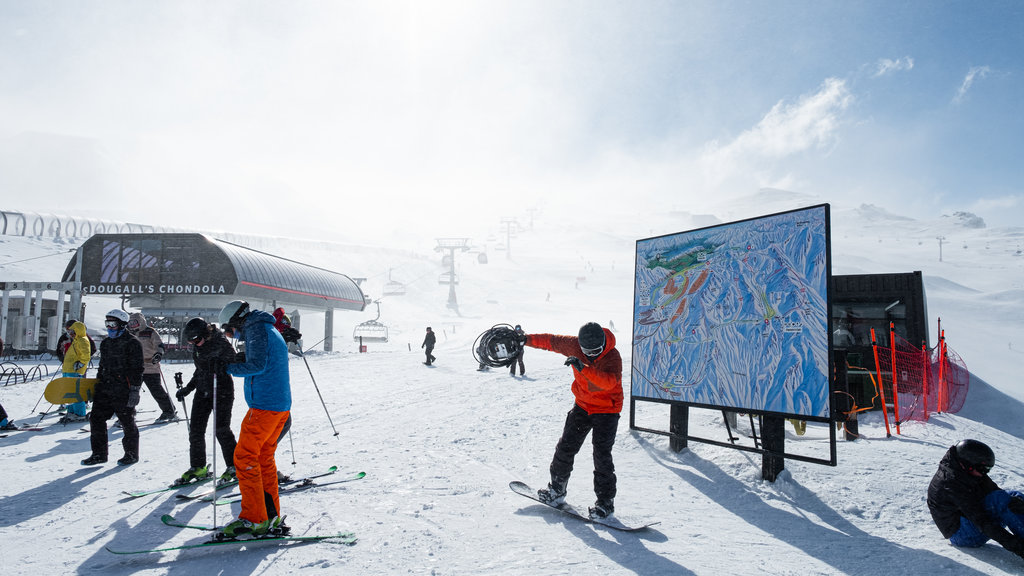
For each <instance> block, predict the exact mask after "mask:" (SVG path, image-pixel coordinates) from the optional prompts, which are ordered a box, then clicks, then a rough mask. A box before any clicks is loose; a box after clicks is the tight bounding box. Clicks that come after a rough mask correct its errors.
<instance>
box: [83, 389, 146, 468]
mask: <svg viewBox="0 0 1024 576" xmlns="http://www.w3.org/2000/svg"><path fill="white" fill-rule="evenodd" d="M114 415H117V420H118V421H119V422H120V423H121V431H122V432H124V436H123V437H122V438H121V446H123V447H124V453H125V456H127V455H128V454H134V455H135V457H136V458H137V457H138V456H139V427H138V426H137V425H136V424H135V408H128V407H127V406H122V407H120V408H114V407H113V406H111V405H110V404H107V403H105V402H103V403H101V402H96V403H95V404H93V406H92V412H91V413H90V414H89V429H90V437H89V440H90V442H91V443H92V453H93V455H94V456H102V457H104V458H106V457H107V420H110V417H111V416H114Z"/></svg>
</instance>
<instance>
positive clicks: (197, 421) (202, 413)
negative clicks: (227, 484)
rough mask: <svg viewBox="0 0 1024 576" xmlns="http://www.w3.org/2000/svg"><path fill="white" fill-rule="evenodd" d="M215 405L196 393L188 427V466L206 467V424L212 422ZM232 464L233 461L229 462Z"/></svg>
mask: <svg viewBox="0 0 1024 576" xmlns="http://www.w3.org/2000/svg"><path fill="white" fill-rule="evenodd" d="M212 411H213V403H212V402H211V401H210V399H209V398H203V397H202V396H201V395H200V393H199V392H196V396H195V398H194V399H193V400H192V418H191V419H190V420H189V427H188V465H189V466H191V467H192V468H200V467H202V466H206V464H207V462H206V424H207V423H208V422H209V421H210V412H212ZM228 464H229V465H230V464H231V461H230V460H229V461H228Z"/></svg>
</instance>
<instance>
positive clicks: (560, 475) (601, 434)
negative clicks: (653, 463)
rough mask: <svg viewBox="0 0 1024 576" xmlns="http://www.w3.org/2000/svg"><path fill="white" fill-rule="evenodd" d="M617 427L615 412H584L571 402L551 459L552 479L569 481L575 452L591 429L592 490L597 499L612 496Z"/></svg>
mask: <svg viewBox="0 0 1024 576" xmlns="http://www.w3.org/2000/svg"><path fill="white" fill-rule="evenodd" d="M618 428H619V415H618V414H587V411H586V410H584V409H583V408H580V407H579V405H573V407H572V410H569V414H567V415H566V417H565V428H563V429H562V437H561V438H560V439H559V440H558V445H557V446H555V457H554V458H553V459H552V460H551V479H552V481H564V482H568V481H569V475H570V474H572V465H573V461H574V460H575V458H576V453H577V452H579V451H580V448H581V447H583V441H584V440H586V439H587V434H588V433H590V431H591V430H593V432H594V435H593V437H592V438H591V441H592V442H593V444H594V494H596V495H597V499H598V500H611V499H612V498H615V463H614V462H612V446H614V445H615V433H616V431H617V430H618Z"/></svg>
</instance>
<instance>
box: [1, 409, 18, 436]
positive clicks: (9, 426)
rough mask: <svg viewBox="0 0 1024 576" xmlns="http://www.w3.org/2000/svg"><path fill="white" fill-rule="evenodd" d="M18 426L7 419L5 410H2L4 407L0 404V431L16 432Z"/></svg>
mask: <svg viewBox="0 0 1024 576" xmlns="http://www.w3.org/2000/svg"><path fill="white" fill-rule="evenodd" d="M17 429H18V425H17V424H15V423H14V420H8V419H7V410H4V405H3V404H0V430H17Z"/></svg>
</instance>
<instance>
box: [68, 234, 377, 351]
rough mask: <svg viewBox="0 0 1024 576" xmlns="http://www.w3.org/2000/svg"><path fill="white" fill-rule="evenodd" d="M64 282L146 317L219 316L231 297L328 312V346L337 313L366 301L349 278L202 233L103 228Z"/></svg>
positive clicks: (262, 304)
mask: <svg viewBox="0 0 1024 576" xmlns="http://www.w3.org/2000/svg"><path fill="white" fill-rule="evenodd" d="M64 278H65V280H64V281H67V282H71V281H78V282H81V283H82V291H83V294H85V295H88V296H102V295H109V296H120V297H122V298H124V299H126V300H128V302H129V303H130V306H131V307H132V308H139V309H140V310H141V311H142V313H143V314H144V315H146V316H158V317H180V318H189V317H195V316H198V317H201V318H206V319H212V318H215V317H216V316H217V314H218V313H219V311H220V309H221V308H222V307H223V306H224V305H225V304H226V303H228V302H230V301H231V300H236V299H242V300H246V301H248V302H249V303H250V304H251V305H252V306H253V307H254V308H258V309H265V310H268V311H269V310H272V309H273V308H276V307H278V306H294V307H297V308H305V309H312V310H318V311H324V313H325V322H324V335H325V340H324V350H326V351H330V350H331V349H332V344H331V342H332V336H333V325H334V319H333V311H334V310H357V311H361V310H363V308H364V307H365V306H366V301H365V297H364V295H363V292H362V290H361V289H360V288H359V285H358V284H357V283H356V282H355V281H353V280H352V279H351V278H350V277H348V276H346V275H344V274H340V273H337V272H332V271H330V270H326V269H323V268H318V267H316V266H310V265H308V264H303V263H301V262H296V261H294V260H289V259H286V258H281V257H279V256H274V255H272V254H268V253H266V252H260V251H257V250H252V249H250V248H246V247H244V246H239V245H237V244H233V243H231V242H226V241H224V240H220V239H216V238H212V237H209V236H206V235H203V234H188V233H167V234H146V233H136V234H96V235H94V236H92V237H91V238H89V240H87V241H86V242H85V243H84V244H82V246H81V247H79V248H78V250H77V252H76V254H75V256H74V258H72V260H71V262H70V263H69V264H68V266H67V269H66V270H65V272H64Z"/></svg>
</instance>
